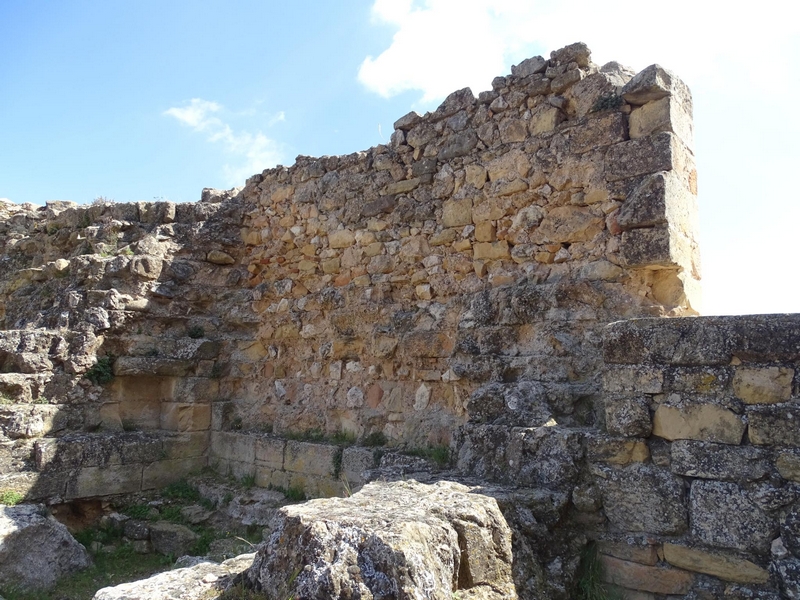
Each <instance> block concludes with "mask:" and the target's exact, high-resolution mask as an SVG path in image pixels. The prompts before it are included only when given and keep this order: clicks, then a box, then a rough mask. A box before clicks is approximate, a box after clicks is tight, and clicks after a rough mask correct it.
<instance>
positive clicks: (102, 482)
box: [0, 432, 209, 503]
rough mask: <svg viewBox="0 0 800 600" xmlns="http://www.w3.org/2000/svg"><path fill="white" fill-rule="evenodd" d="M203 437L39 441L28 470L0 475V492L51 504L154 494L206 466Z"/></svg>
mask: <svg viewBox="0 0 800 600" xmlns="http://www.w3.org/2000/svg"><path fill="white" fill-rule="evenodd" d="M208 437H209V434H208V432H198V433H167V432H129V433H123V432H113V433H105V434H100V433H97V434H87V433H72V434H67V435H65V436H63V437H59V438H46V437H45V438H39V439H37V440H36V441H35V442H34V444H33V455H34V465H33V468H31V469H25V470H19V471H10V472H4V473H3V474H2V475H0V489H4V490H14V491H17V492H19V493H21V494H23V495H24V496H25V498H26V500H28V501H31V500H47V501H48V502H50V503H58V502H65V501H70V500H75V499H81V498H94V497H101V496H109V495H114V494H131V493H135V492H141V491H147V490H157V489H161V488H163V487H165V486H166V485H168V484H170V483H172V482H174V481H177V480H179V479H182V478H183V477H186V476H187V475H189V474H190V473H197V472H199V471H200V470H201V469H203V468H204V467H206V466H207V465H208V455H207V448H208Z"/></svg>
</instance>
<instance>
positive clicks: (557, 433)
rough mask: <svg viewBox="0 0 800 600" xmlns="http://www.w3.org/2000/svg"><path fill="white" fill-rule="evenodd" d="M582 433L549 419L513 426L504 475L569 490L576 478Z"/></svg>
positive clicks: (526, 483) (524, 482)
mask: <svg viewBox="0 0 800 600" xmlns="http://www.w3.org/2000/svg"><path fill="white" fill-rule="evenodd" d="M582 437H583V434H582V433H579V432H576V431H573V430H569V429H564V428H561V427H558V426H556V425H553V424H552V423H550V424H548V425H545V426H542V427H525V428H515V429H514V430H513V434H512V438H511V442H510V443H509V446H508V448H507V449H506V458H507V460H508V464H509V466H510V467H511V469H508V468H507V469H505V470H506V475H505V478H506V480H508V479H509V478H510V479H511V480H513V481H514V482H515V483H517V484H518V485H521V486H530V487H536V486H544V487H548V488H550V489H553V490H561V491H565V490H571V489H572V487H573V486H574V485H575V483H576V481H577V478H578V471H579V464H580V458H581V455H582V450H581V441H582Z"/></svg>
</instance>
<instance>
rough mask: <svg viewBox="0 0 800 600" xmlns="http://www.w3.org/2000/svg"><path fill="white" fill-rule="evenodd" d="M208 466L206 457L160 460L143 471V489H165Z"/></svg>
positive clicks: (145, 467) (146, 466)
mask: <svg viewBox="0 0 800 600" xmlns="http://www.w3.org/2000/svg"><path fill="white" fill-rule="evenodd" d="M207 464H208V460H207V459H206V458H205V457H203V456H195V457H191V458H179V459H174V460H159V461H157V462H154V463H151V464H149V465H145V466H144V469H143V470H142V489H143V490H157V489H163V488H165V487H166V486H168V485H169V484H170V483H174V482H175V481H179V480H181V479H183V478H184V477H186V476H187V475H189V474H190V473H196V472H198V471H200V470H201V469H202V468H204V467H205V466H206V465H207Z"/></svg>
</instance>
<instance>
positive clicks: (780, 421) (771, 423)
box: [747, 404, 800, 447]
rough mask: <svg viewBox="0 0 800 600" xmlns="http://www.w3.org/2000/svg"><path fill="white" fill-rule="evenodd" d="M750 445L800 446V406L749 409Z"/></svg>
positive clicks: (780, 405)
mask: <svg viewBox="0 0 800 600" xmlns="http://www.w3.org/2000/svg"><path fill="white" fill-rule="evenodd" d="M747 420H748V422H749V423H750V426H749V429H748V437H749V438H750V443H752V444H757V445H765V446H794V447H798V446H800V406H798V405H796V404H776V405H768V406H753V407H748V408H747Z"/></svg>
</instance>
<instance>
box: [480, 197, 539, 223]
mask: <svg viewBox="0 0 800 600" xmlns="http://www.w3.org/2000/svg"><path fill="white" fill-rule="evenodd" d="M510 206H511V202H510V201H509V200H508V199H507V198H506V199H502V198H490V199H489V200H487V201H485V202H481V203H480V204H476V205H475V206H473V207H472V222H473V223H475V224H476V225H477V224H479V223H484V222H486V221H497V220H498V219H502V218H503V217H504V216H506V213H507V212H508V210H509V208H510ZM540 220H541V219H540Z"/></svg>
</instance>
